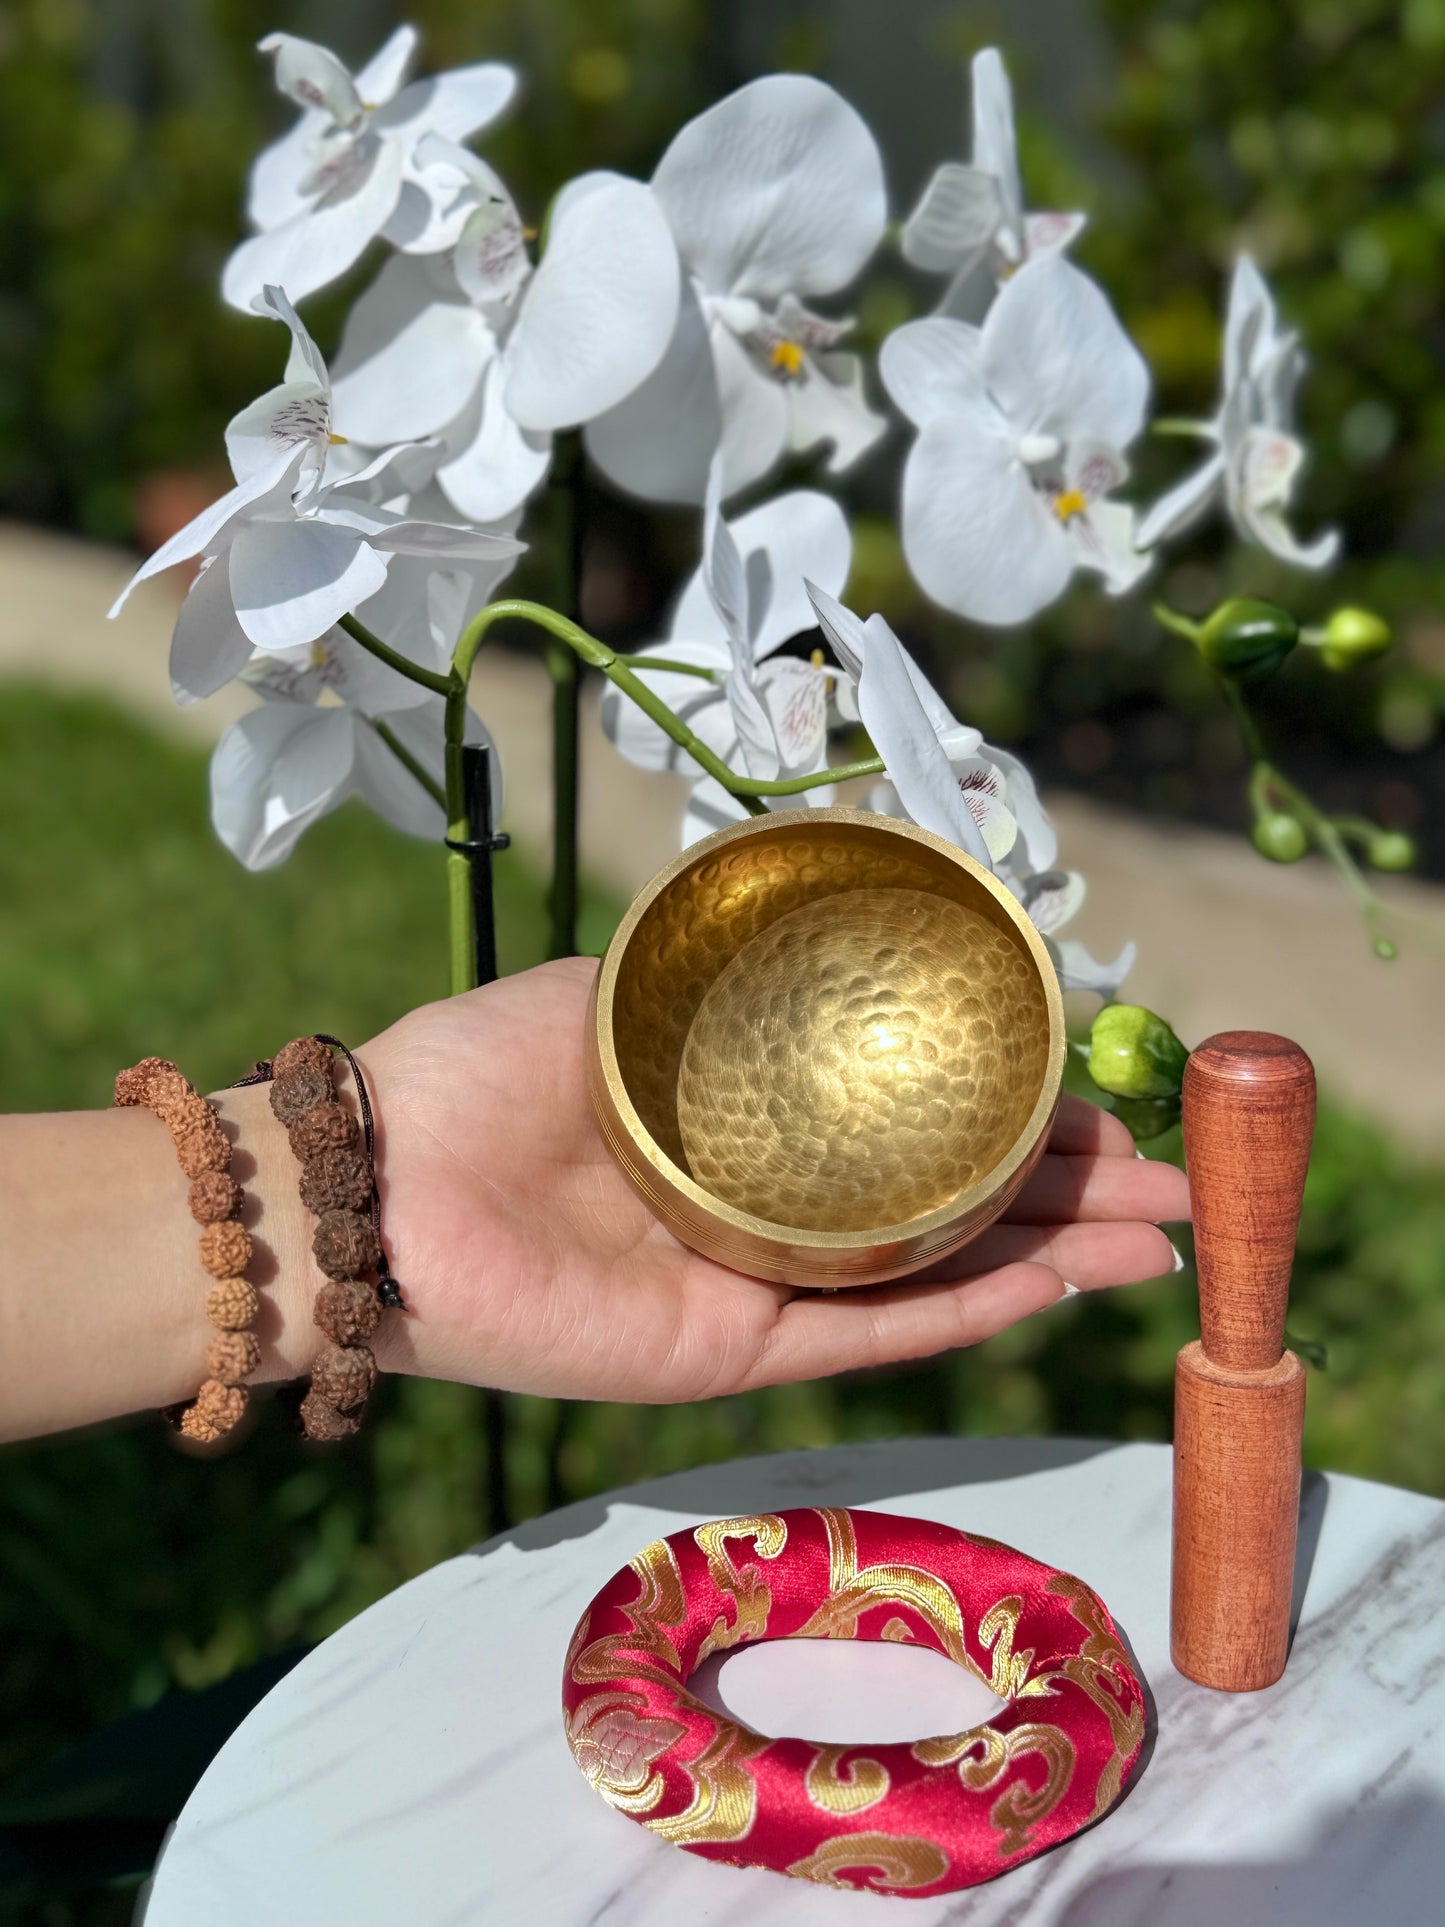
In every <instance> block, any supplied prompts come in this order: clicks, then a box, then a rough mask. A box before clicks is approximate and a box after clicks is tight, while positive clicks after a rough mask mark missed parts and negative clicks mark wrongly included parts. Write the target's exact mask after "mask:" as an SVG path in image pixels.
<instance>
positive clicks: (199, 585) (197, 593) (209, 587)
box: [171, 556, 253, 708]
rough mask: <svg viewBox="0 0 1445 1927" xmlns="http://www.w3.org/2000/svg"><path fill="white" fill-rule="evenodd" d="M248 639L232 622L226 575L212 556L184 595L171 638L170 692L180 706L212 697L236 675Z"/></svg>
mask: <svg viewBox="0 0 1445 1927" xmlns="http://www.w3.org/2000/svg"><path fill="white" fill-rule="evenodd" d="M252 653H253V652H252V648H251V638H250V637H249V636H248V635H247V634H246V632H245V630H244V629H243V628H242V627H241V625H240V623H239V622H238V621H237V620H236V610H235V606H234V604H233V603H232V601H231V584H230V573H229V571H228V569H227V567H226V561H225V558H224V557H223V556H213V557H212V558H211V559H210V560H209V561H208V562H205V563H203V564H202V565H201V572H200V574H199V575H198V576H197V577H196V579H195V581H194V582H193V583H192V584H191V586H190V588H189V590H188V591H187V593H186V599H185V601H184V602H183V603H182V604H181V607H180V613H179V614H178V615H177V617H176V626H175V632H174V633H173V635H172V636H171V693H172V695H173V696H174V697H175V699H176V701H177V702H178V703H180V704H181V706H182V707H183V708H184V707H186V706H188V705H189V704H191V703H195V702H201V701H204V699H205V698H206V697H207V696H214V695H215V693H216V691H217V690H218V689H224V688H225V686H226V684H227V683H228V682H230V681H232V680H233V679H234V678H235V677H236V676H239V675H240V673H241V671H242V670H243V669H244V668H245V666H246V664H247V663H248V662H249V661H250V660H251V656H252Z"/></svg>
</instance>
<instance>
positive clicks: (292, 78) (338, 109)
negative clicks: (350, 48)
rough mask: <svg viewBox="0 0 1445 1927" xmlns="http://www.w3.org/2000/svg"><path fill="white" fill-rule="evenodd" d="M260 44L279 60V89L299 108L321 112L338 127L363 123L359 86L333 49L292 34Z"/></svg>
mask: <svg viewBox="0 0 1445 1927" xmlns="http://www.w3.org/2000/svg"><path fill="white" fill-rule="evenodd" d="M256 44H257V47H258V49H259V51H260V52H261V53H263V54H274V55H275V56H276V86H277V89H278V90H279V92H281V93H283V94H285V95H286V96H287V97H288V98H289V99H291V100H294V101H295V103H296V105H297V106H298V107H307V108H319V109H320V110H321V111H322V112H324V113H327V114H329V115H330V116H331V118H332V120H334V121H335V122H336V124H337V126H338V127H354V126H355V125H356V123H357V121H359V120H360V119H361V116H362V111H363V109H362V102H361V96H360V94H358V93H357V91H356V83H355V81H354V80H353V79H352V78H351V75H350V74H349V73H348V72H347V70H346V68H345V67H343V66H342V64H341V62H340V61H339V60H338V59H337V58H336V55H335V54H334V53H332V52H331V50H330V48H329V47H320V46H318V45H317V44H316V42H315V41H314V40H301V39H298V37H297V36H296V35H295V34H290V33H268V34H267V36H266V38H265V39H264V40H260V41H258V42H257V43H256Z"/></svg>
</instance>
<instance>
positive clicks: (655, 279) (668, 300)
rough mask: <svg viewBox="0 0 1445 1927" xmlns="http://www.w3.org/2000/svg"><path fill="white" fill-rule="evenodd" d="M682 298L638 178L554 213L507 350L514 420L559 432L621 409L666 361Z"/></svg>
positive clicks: (664, 237) (665, 237)
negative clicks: (633, 392)
mask: <svg viewBox="0 0 1445 1927" xmlns="http://www.w3.org/2000/svg"><path fill="white" fill-rule="evenodd" d="M678 300H679V274H678V260H677V249H676V246H675V244H674V242H673V239H672V234H671V231H670V230H669V228H668V225H667V221H666V219H665V217H664V216H663V213H662V210H661V208H660V207H659V206H658V204H657V202H656V201H655V200H654V198H653V196H652V193H651V191H650V189H648V188H646V187H644V186H643V185H642V184H641V182H640V181H623V180H618V181H614V182H609V183H608V184H607V185H606V186H603V187H599V188H598V189H597V190H596V191H595V192H594V193H591V194H589V195H587V196H586V198H585V200H581V201H577V200H574V201H573V202H572V203H571V205H570V206H567V207H564V208H563V209H562V210H561V211H560V213H559V212H557V211H555V210H554V212H553V216H552V223H551V237H550V239H549V241H548V243H547V251H546V253H545V255H544V256H543V257H542V262H541V265H540V266H539V267H538V269H537V272H536V274H535V275H534V276H533V278H532V282H531V285H530V286H529V288H528V289H527V292H526V294H525V295H524V297H523V300H522V309H521V313H520V315H519V316H518V319H517V324H516V327H515V329H514V330H513V333H512V335H511V337H510V339H509V340H508V342H507V345H506V348H505V350H504V354H505V358H506V364H507V385H506V401H507V406H508V408H509V409H510V411H511V413H512V414H513V416H514V417H515V418H516V420H517V421H519V422H520V423H522V425H523V426H524V427H526V428H530V429H534V430H536V429H556V428H567V427H572V426H574V425H575V424H577V423H579V422H585V421H592V420H594V419H595V418H596V417H597V416H599V415H603V414H605V413H606V412H607V411H608V410H609V409H611V408H614V407H616V405H617V403H618V402H620V401H622V400H624V399H625V398H626V397H627V396H628V395H629V394H631V393H632V391H633V389H634V388H636V387H637V386H638V384H639V383H640V382H641V381H643V380H644V379H645V378H646V377H647V376H648V375H650V374H651V373H652V371H653V370H654V369H655V368H656V367H657V365H658V363H659V362H660V361H661V360H662V358H663V355H664V354H665V353H666V351H667V346H668V343H669V341H670V340H671V339H672V333H673V328H674V326H675V324H676V321H677V310H678Z"/></svg>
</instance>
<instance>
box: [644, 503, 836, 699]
mask: <svg viewBox="0 0 1445 1927" xmlns="http://www.w3.org/2000/svg"><path fill="white" fill-rule="evenodd" d="M730 527H731V530H732V538H733V541H734V542H735V544H736V545H737V548H738V550H739V551H740V552H741V554H742V555H743V556H744V557H746V558H748V560H749V562H751V559H752V557H753V556H754V555H756V554H759V553H761V554H763V555H765V556H766V557H767V561H768V570H767V580H766V583H765V584H764V583H761V582H759V583H758V585H757V586H758V589H759V591H760V593H758V594H757V595H756V596H755V598H754V599H753V603H752V608H751V612H750V613H751V618H752V645H753V660H754V661H755V662H760V661H761V660H762V659H763V658H764V657H765V656H769V655H771V654H772V652H773V651H774V650H775V649H778V648H780V647H781V646H782V644H783V643H785V642H788V641H790V640H791V638H792V637H794V636H798V635H801V634H802V633H803V631H804V630H805V629H811V628H812V627H813V626H814V624H815V622H816V620H817V617H816V616H815V614H814V611H813V605H812V603H811V602H810V601H809V600H808V582H809V580H811V581H813V582H815V583H817V584H818V586H819V588H820V589H821V590H823V591H825V592H827V593H828V594H830V595H832V594H834V593H840V592H841V591H842V588H843V585H844V583H845V582H846V581H847V580H848V570H849V568H850V566H851V564H852V559H853V538H852V535H851V533H850V532H849V528H848V518H847V517H846V516H845V515H844V513H843V511H842V509H841V508H840V507H839V506H838V504H837V503H836V502H835V501H834V500H833V498H832V497H831V496H830V495H820V494H819V493H818V492H817V491H816V490H814V489H792V490H790V491H789V493H788V494H786V495H779V496H777V497H775V498H774V500H772V501H771V502H764V503H762V504H761V506H759V507H758V508H755V509H750V510H749V511H748V513H747V514H746V515H740V516H739V517H738V518H737V520H736V521H735V522H733V523H731V524H730ZM754 579H756V578H754ZM694 593H695V592H694V590H693V586H692V584H691V583H690V584H689V585H688V588H687V589H685V590H684V591H683V596H682V600H681V602H680V603H679V604H678V612H677V616H676V617H675V618H674V621H673V630H674V633H676V634H689V635H690V634H694V633H698V631H697V630H696V627H695V625H693V626H685V625H686V624H687V623H689V622H690V619H691V608H690V604H691V602H692V600H693V598H694Z"/></svg>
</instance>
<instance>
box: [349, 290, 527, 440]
mask: <svg viewBox="0 0 1445 1927" xmlns="http://www.w3.org/2000/svg"><path fill="white" fill-rule="evenodd" d="M495 351H496V343H495V340H494V338H493V335H492V331H491V329H490V328H489V327H488V326H487V324H486V322H485V321H484V320H483V319H482V317H481V315H479V314H478V313H477V311H476V309H475V308H474V307H473V306H472V305H471V303H470V302H469V301H464V300H461V299H459V298H458V297H457V296H456V294H455V292H453V294H452V296H451V297H450V298H448V297H447V296H446V295H445V294H444V293H443V292H442V290H441V289H440V288H439V286H438V281H437V278H436V276H435V275H434V274H433V273H432V272H431V271H430V270H429V268H428V267H427V266H426V265H425V264H424V263H422V262H420V261H415V260H411V259H408V258H407V256H405V255H399V256H395V257H393V259H392V260H390V261H388V262H387V264H386V266H385V267H384V268H383V269H382V270H381V273H380V274H379V275H378V276H377V277H376V279H375V281H373V282H372V284H371V286H370V287H369V288H368V289H367V290H366V292H365V293H364V294H363V295H362V296H361V297H360V299H359V300H358V301H357V303H356V305H355V306H354V307H353V308H352V310H351V313H350V316H349V317H348V319H347V323H346V328H345V331H344V332H343V334H342V337H341V347H340V349H339V351H338V353H337V357H336V373H335V376H334V378H333V383H332V409H333V411H334V414H335V419H336V426H337V428H338V430H339V431H340V433H342V434H343V435H347V436H350V437H351V438H352V439H353V440H356V441H360V442H369V443H373V444H377V443H385V442H397V441H405V440H409V439H410V438H411V437H413V436H421V435H433V434H435V433H436V432H437V431H438V430H439V429H442V428H444V427H445V426H446V425H447V423H448V422H450V421H452V420H453V419H454V418H455V417H456V416H457V414H458V413H459V412H460V410H461V409H462V408H463V407H464V406H465V405H466V402H467V399H468V397H469V396H471V395H472V394H474V393H475V391H476V389H477V388H478V386H479V385H480V383H481V379H482V374H483V371H484V370H485V368H486V365H487V362H488V360H489V359H490V358H491V356H492V355H493V354H494V353H495Z"/></svg>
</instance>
